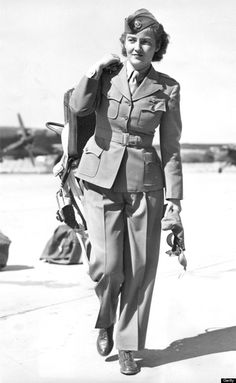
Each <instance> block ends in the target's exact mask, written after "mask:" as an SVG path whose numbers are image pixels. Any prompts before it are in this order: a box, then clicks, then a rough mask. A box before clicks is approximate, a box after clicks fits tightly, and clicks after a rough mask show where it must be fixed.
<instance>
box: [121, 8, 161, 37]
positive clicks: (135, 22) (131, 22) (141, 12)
mask: <svg viewBox="0 0 236 383" xmlns="http://www.w3.org/2000/svg"><path fill="white" fill-rule="evenodd" d="M151 25H156V26H159V23H158V21H157V19H156V18H155V17H154V16H153V15H152V14H151V13H150V12H149V11H148V10H147V9H145V8H141V9H138V10H137V11H136V12H134V13H133V14H132V15H130V16H128V17H127V18H126V19H125V32H126V33H138V32H140V31H142V30H143V29H145V28H148V27H150V26H151Z"/></svg>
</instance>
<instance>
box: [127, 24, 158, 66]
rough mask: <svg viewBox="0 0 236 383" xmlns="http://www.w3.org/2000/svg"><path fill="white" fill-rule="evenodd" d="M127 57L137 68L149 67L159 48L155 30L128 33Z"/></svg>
mask: <svg viewBox="0 0 236 383" xmlns="http://www.w3.org/2000/svg"><path fill="white" fill-rule="evenodd" d="M124 46H125V49H126V53H127V59H128V60H129V61H130V63H131V64H132V65H133V67H134V68H135V69H136V70H142V69H144V68H146V67H148V66H149V65H150V64H151V62H152V58H153V55H154V53H155V52H156V50H157V47H156V40H155V36H154V33H153V31H151V30H148V29H144V30H143V31H140V32H138V33H137V34H134V35H133V34H127V35H126V39H125V44H124Z"/></svg>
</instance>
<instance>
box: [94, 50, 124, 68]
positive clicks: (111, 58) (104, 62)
mask: <svg viewBox="0 0 236 383" xmlns="http://www.w3.org/2000/svg"><path fill="white" fill-rule="evenodd" d="M118 63H120V57H119V56H118V55H115V54H113V53H108V54H106V55H105V56H103V57H102V58H101V60H99V61H98V62H97V63H96V64H95V66H96V67H98V68H100V69H104V68H107V67H109V66H110V65H112V64H118Z"/></svg>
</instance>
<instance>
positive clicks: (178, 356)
mask: <svg viewBox="0 0 236 383" xmlns="http://www.w3.org/2000/svg"><path fill="white" fill-rule="evenodd" d="M235 350H236V326H233V327H227V328H222V329H207V330H206V332H205V333H203V334H199V335H197V336H194V337H191V338H184V339H179V340H176V341H174V342H173V343H171V344H170V345H169V347H167V348H166V349H164V350H149V349H145V350H142V351H137V352H135V358H137V359H139V365H140V367H158V366H161V365H163V364H168V363H173V362H178V361H180V360H185V359H190V358H196V357H199V356H203V355H208V354H215V353H220V352H226V351H235ZM116 360H118V356H117V355H114V356H111V357H108V358H106V361H107V362H113V361H116Z"/></svg>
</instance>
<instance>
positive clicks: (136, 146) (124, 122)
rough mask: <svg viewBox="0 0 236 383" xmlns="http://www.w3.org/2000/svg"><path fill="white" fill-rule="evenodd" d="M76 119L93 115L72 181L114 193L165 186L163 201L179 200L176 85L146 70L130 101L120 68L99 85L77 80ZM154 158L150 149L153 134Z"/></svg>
mask: <svg viewBox="0 0 236 383" xmlns="http://www.w3.org/2000/svg"><path fill="white" fill-rule="evenodd" d="M70 107H71V109H72V111H73V112H75V113H76V114H78V115H80V116H84V115H88V114H90V113H92V112H94V111H95V112H96V127H95V133H94V135H93V136H92V137H91V138H90V139H89V141H88V142H87V144H86V146H85V148H84V151H83V155H82V158H81V161H80V163H79V166H78V169H77V171H76V176H77V177H79V178H80V179H82V180H85V181H88V182H90V183H93V184H95V185H98V186H101V187H104V188H111V187H113V189H114V190H116V191H133V192H137V191H149V190H159V189H162V188H163V187H165V191H166V194H165V197H166V198H177V199H181V198H182V166H181V158H180V144H179V139H180V135H181V117H180V108H179V84H178V83H177V82H176V81H175V80H174V79H172V78H170V77H168V76H167V75H164V74H161V73H159V72H157V71H155V69H154V68H153V67H152V66H151V69H150V71H149V72H148V74H147V75H146V77H145V78H144V80H143V82H142V83H141V85H140V86H139V87H138V88H137V89H136V91H135V92H134V94H133V95H132V96H131V94H130V91H129V85H128V80H127V75H126V65H125V64H124V65H122V68H121V69H119V70H117V71H116V72H115V73H109V72H108V71H103V73H102V76H101V77H100V79H99V80H96V79H93V78H88V77H83V78H82V80H81V81H80V83H79V85H78V86H77V87H76V88H75V90H74V92H73V93H72V96H71V99H70ZM157 128H158V129H159V133H160V153H161V158H159V156H158V155H157V151H156V150H155V148H154V147H153V146H152V140H153V136H154V133H155V130H156V129H157Z"/></svg>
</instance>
